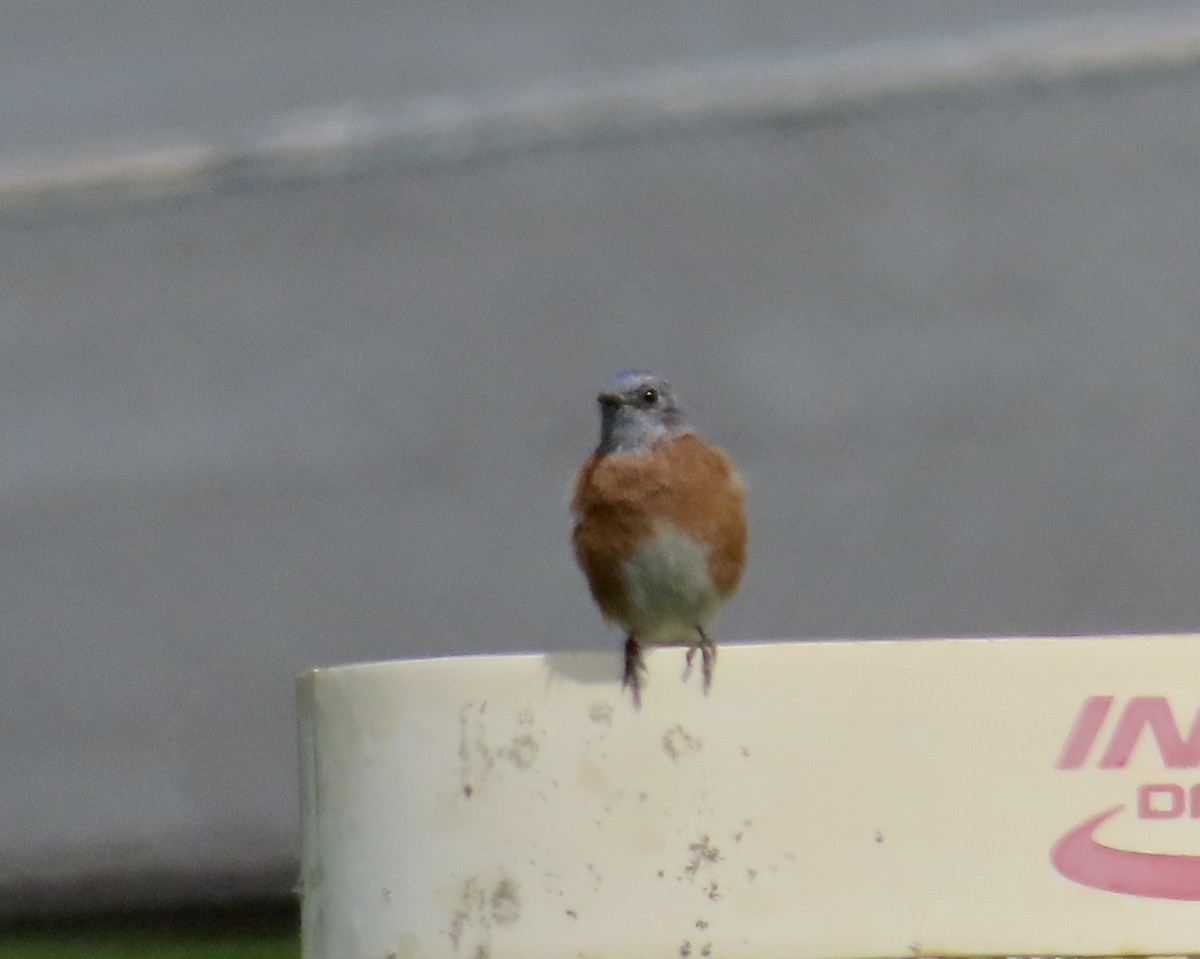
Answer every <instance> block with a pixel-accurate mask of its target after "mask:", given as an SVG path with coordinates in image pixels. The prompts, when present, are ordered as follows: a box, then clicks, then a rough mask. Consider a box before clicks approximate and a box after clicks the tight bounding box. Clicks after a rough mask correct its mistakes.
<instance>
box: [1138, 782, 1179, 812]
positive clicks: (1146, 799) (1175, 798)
mask: <svg viewBox="0 0 1200 959" xmlns="http://www.w3.org/2000/svg"><path fill="white" fill-rule="evenodd" d="M1155 796H1158V797H1160V798H1162V799H1165V800H1166V803H1165V805H1164V804H1162V803H1158V804H1156V803H1155V801H1154V797H1155ZM1183 807H1184V794H1183V787H1182V786H1179V785H1176V784H1175V783H1147V784H1146V785H1145V786H1138V791H1137V814H1138V818H1139V819H1178V818H1179V817H1180V816H1182V815H1183Z"/></svg>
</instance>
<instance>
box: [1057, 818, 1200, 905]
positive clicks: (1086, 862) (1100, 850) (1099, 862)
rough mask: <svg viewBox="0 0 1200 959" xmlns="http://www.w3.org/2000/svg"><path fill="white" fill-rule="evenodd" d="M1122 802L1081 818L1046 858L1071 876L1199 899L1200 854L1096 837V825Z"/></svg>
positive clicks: (1136, 892) (1137, 891)
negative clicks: (1140, 848) (1119, 844)
mask: <svg viewBox="0 0 1200 959" xmlns="http://www.w3.org/2000/svg"><path fill="white" fill-rule="evenodd" d="M1124 808H1125V807H1124V806H1123V805H1121V806H1113V807H1112V808H1111V809H1106V810H1104V812H1101V813H1097V814H1096V815H1095V816H1092V817H1091V818H1090V819H1085V820H1084V821H1083V822H1081V823H1080V824H1079V825H1078V826H1076V827H1075V828H1074V829H1072V830H1071V831H1070V832H1068V833H1067V834H1066V835H1064V836H1063V837H1062V838H1061V839H1059V840H1058V842H1056V843H1055V844H1054V848H1053V849H1051V850H1050V862H1051V864H1052V865H1053V866H1054V868H1055V869H1057V870H1058V871H1059V872H1060V873H1061V874H1062V875H1063V876H1065V877H1066V878H1067V879H1070V880H1071V881H1072V882H1077V883H1079V884H1080V885H1083V886H1091V887H1092V888H1093V889H1103V890H1105V891H1106V892H1120V893H1125V894H1126V895H1130V896H1147V897H1149V898H1152V899H1187V900H1191V901H1200V856H1183V855H1178V856H1175V855H1170V854H1168V853H1158V852H1133V851H1132V850H1128V849H1113V848H1112V847H1111V846H1105V845H1104V844H1102V843H1099V842H1097V841H1096V837H1095V832H1096V830H1097V829H1099V828H1100V826H1101V825H1102V824H1103V823H1105V822H1107V821H1108V820H1109V819H1111V818H1112V817H1113V816H1115V815H1116V814H1117V813H1119V812H1120V811H1121V810H1122V809H1124Z"/></svg>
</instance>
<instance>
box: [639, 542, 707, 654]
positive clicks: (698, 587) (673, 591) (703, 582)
mask: <svg viewBox="0 0 1200 959" xmlns="http://www.w3.org/2000/svg"><path fill="white" fill-rule="evenodd" d="M623 572H624V575H625V590H626V598H627V600H628V609H629V627H630V629H632V630H633V631H634V632H635V633H636V634H637V638H638V641H639V642H642V643H645V644H672V643H679V644H684V643H686V644H690V643H694V642H695V641H696V640H697V638H698V637H697V635H696V627H697V626H701V627H703V626H704V625H705V624H707V623H708V621H709V620H710V619H711V618H712V617H713V614H714V613H716V611H717V610H718V609H719V608H720V606H721V597H720V595H718V593H717V590H716V588H715V587H714V586H713V581H712V577H711V576H709V573H708V547H707V546H704V545H703V544H701V543H698V542H696V540H694V539H692V538H691V537H690V536H686V535H685V534H683V533H681V532H679V531H678V530H676V529H674V528H673V527H670V526H665V525H663V526H659V527H658V528H657V529H656V531H655V535H654V536H652V537H651V538H650V539H648V540H646V541H645V542H644V543H642V545H641V546H639V547H638V549H637V552H635V553H634V554H633V556H632V557H631V558H630V559H629V560H628V561H627V562H626V563H625V566H624V568H623Z"/></svg>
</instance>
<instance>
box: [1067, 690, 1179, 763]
mask: <svg viewBox="0 0 1200 959" xmlns="http://www.w3.org/2000/svg"><path fill="white" fill-rule="evenodd" d="M1089 702H1090V700H1089ZM1086 707H1087V704H1086V703H1085V704H1084V708H1085V709H1086ZM1081 715H1082V713H1081ZM1079 725H1080V724H1079V723H1078V722H1077V723H1076V726H1077V727H1078V726H1079ZM1144 726H1149V727H1150V731H1151V732H1152V733H1153V734H1154V739H1155V742H1156V743H1157V744H1158V751H1159V754H1160V755H1161V756H1162V761H1163V765H1164V766H1166V767H1167V768H1168V769H1184V768H1187V767H1190V766H1200V713H1197V715H1196V717H1195V719H1194V720H1193V721H1192V728H1191V730H1190V731H1189V733H1188V738H1187V739H1186V740H1185V739H1183V737H1182V736H1180V734H1179V727H1178V726H1176V725H1175V717H1174V716H1173V715H1172V714H1171V705H1170V703H1168V702H1167V700H1166V697H1164V696H1134V697H1133V698H1132V699H1130V700H1129V702H1128V703H1127V704H1126V705H1125V709H1124V710H1123V711H1122V712H1121V718H1120V719H1118V720H1117V725H1116V728H1115V729H1114V730H1113V734H1112V739H1110V740H1109V743H1108V748H1107V749H1106V750H1105V751H1104V755H1103V756H1101V757H1100V768H1101V769H1122V768H1124V766H1125V765H1126V764H1127V763H1128V762H1129V757H1130V755H1131V754H1132V753H1133V747H1134V746H1136V745H1137V741H1138V738H1139V737H1140V736H1141V734H1142V728H1143V727H1144ZM1068 745H1070V740H1068ZM1088 745H1089V746H1090V745H1091V744H1090V743H1088ZM1064 752H1065V750H1064ZM1065 768H1069V767H1065Z"/></svg>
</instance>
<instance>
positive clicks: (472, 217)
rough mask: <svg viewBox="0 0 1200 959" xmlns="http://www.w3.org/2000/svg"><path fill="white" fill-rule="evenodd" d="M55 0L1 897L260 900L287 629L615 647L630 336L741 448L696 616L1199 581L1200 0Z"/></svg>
mask: <svg viewBox="0 0 1200 959" xmlns="http://www.w3.org/2000/svg"><path fill="white" fill-rule="evenodd" d="M77 6H78V9H77V10H74V12H70V10H69V8H68V7H64V6H62V5H60V7H59V10H58V15H60V16H62V17H64V18H66V19H67V20H68V21H69V22H70V23H71V24H72V33H71V34H70V35H66V36H64V35H62V34H61V33H58V34H56V33H55V31H56V30H57V29H58V27H59V26H60V25H59V24H57V23H55V22H52V20H53V18H52V17H51V14H50V13H49V12H47V11H46V8H45V7H37V6H30V7H29V8H28V10H26V11H25V15H24V19H23V20H18V21H17V26H16V27H14V28H12V29H6V30H5V31H3V38H2V39H0V44H3V50H2V51H0V52H3V54H4V55H3V56H0V89H5V90H6V93H5V95H4V98H3V100H0V126H3V127H4V128H5V129H7V130H10V131H13V136H12V137H10V138H7V139H6V141H5V144H4V148H3V149H2V150H0V187H2V189H0V264H3V267H0V269H2V270H3V283H2V284H0V364H2V374H0V404H2V408H3V411H4V412H3V417H2V418H0V523H2V524H3V527H2V528H3V544H4V554H3V561H2V562H0V597H3V603H2V604H0V629H2V630H3V635H4V636H5V639H4V644H5V649H6V652H5V656H4V664H5V668H4V669H3V671H2V672H0V768H2V769H3V770H4V772H3V774H2V775H0V849H2V850H3V854H2V855H0V909H3V910H5V911H9V912H12V911H14V910H21V909H27V908H41V907H48V906H64V905H65V906H79V905H84V906H93V907H94V906H102V905H105V904H108V903H111V902H113V901H117V900H129V899H132V900H135V901H150V900H155V899H159V900H161V899H170V898H177V897H184V898H186V897H193V896H199V897H215V896H229V895H238V894H245V893H253V892H261V891H267V892H279V893H283V892H286V890H287V888H288V887H289V885H290V882H291V879H292V873H293V869H294V862H295V856H296V841H297V828H296V816H297V802H296V798H295V771H294V765H295V764H294V754H295V751H294V745H293V741H294V734H293V715H292V702H291V695H292V682H293V679H294V677H295V676H296V675H297V674H298V673H300V672H301V671H303V670H305V669H307V668H309V667H312V666H316V665H321V664H331V663H337V662H343V661H350V660H360V659H371V658H385V657H389V658H390V657H404V656H423V655H430V654H452V653H476V652H501V651H515V650H561V649H581V648H611V649H612V650H613V652H614V657H615V656H616V654H617V648H618V645H619V637H618V636H617V635H616V634H615V633H614V632H612V631H609V630H607V629H606V628H605V627H604V626H603V624H602V623H601V621H600V619H599V616H598V614H597V613H596V612H595V610H594V609H593V607H592V606H591V603H590V600H589V598H588V596H587V593H586V590H585V588H584V586H583V582H582V579H581V577H580V575H579V574H578V572H577V571H576V570H575V568H574V566H573V563H572V561H571V558H570V551H569V545H568V537H569V519H568V516H567V513H566V504H565V500H566V491H567V488H568V484H569V482H570V479H571V476H572V473H573V470H574V468H575V466H576V465H577V463H578V462H579V461H580V460H581V459H582V457H583V456H584V455H585V454H586V453H587V452H588V450H589V448H590V447H591V445H592V444H593V443H594V440H595V434H596V422H595V418H596V417H595V409H594V399H593V397H594V394H595V390H596V387H597V385H598V384H599V382H600V381H601V380H602V379H604V378H605V377H607V376H608V375H609V374H610V373H611V372H613V371H614V370H616V369H619V368H622V367H625V366H629V365H637V366H651V367H656V368H660V369H662V370H664V371H665V372H668V373H669V374H670V375H671V376H672V378H673V379H674V381H675V382H676V384H677V385H678V387H679V388H680V390H681V392H682V393H683V396H684V398H685V400H686V401H687V405H688V408H689V410H690V413H691V415H692V418H693V420H694V421H695V422H696V423H697V425H698V426H699V427H700V428H701V430H702V431H703V432H704V433H705V434H707V435H708V436H709V437H711V438H712V439H714V440H716V441H718V442H720V443H722V444H723V445H724V446H726V447H727V448H728V449H729V450H730V451H731V452H732V453H733V454H734V456H735V457H736V458H737V460H738V461H739V462H740V464H741V466H742V468H743V471H744V473H745V474H746V476H747V478H748V480H749V483H750V498H749V509H750V521H751V529H752V539H751V554H750V565H749V569H748V573H747V577H746V580H745V586H744V588H743V590H742V591H741V593H740V594H739V595H738V596H737V597H736V598H735V600H734V601H733V602H732V603H731V604H730V606H729V607H728V610H727V612H726V613H725V614H724V616H723V617H722V619H721V620H719V621H718V622H717V624H716V633H717V635H718V636H719V637H720V638H721V639H726V640H733V639H768V638H784V637H813V638H818V637H832V636H865V635H881V634H886V635H902V636H903V635H946V634H950V635H953V634H968V633H969V634H989V635H1004V634H1016V633H1055V634H1057V633H1063V634H1069V633H1080V632H1092V631H1103V632H1109V631H1159V630H1189V629H1192V628H1195V627H1196V626H1197V624H1200V596H1198V595H1197V590H1196V589H1195V583H1194V579H1195V574H1194V571H1195V570H1196V568H1197V566H1198V565H1200V498H1198V497H1197V495H1196V482H1195V477H1196V476H1197V472H1198V467H1200V444H1198V443H1197V440H1196V437H1195V426H1194V424H1195V423H1196V422H1197V420H1198V419H1200V389H1198V387H1197V378H1196V372H1195V371H1196V369H1197V365H1198V363H1200V279H1198V277H1200V272H1198V266H1200V262H1198V260H1200V188H1198V187H1197V184H1198V183H1200V136H1198V135H1200V4H1197V3H1145V2H1142V3H1136V4H1135V3H1132V2H1127V3H1118V2H1112V3H1083V2H1059V3H1041V2H1038V3H1034V2H1012V3H994V2H989V3H982V2H979V3H975V2H970V3H968V2H956V3H928V2H922V3H907V2H905V3H899V2H897V3H890V4H874V3H871V4H868V3H856V4H843V3H832V2H827V3H816V2H813V3H788V4H784V3H777V4H771V3H751V4H744V5H725V4H717V3H703V4H699V5H697V4H694V3H689V4H675V3H671V2H662V3H654V4H650V5H649V6H647V5H646V4H645V3H641V4H637V5H627V4H624V3H621V2H617V0H613V2H608V3H603V4H591V5H582V4H581V5H579V7H578V9H572V8H571V7H570V6H564V5H541V4H533V3H518V4H513V5H511V7H510V8H509V9H508V10H507V11H506V13H505V14H504V17H503V19H497V15H496V14H492V15H488V16H490V17H491V19H487V20H485V19H484V16H485V15H483V14H480V13H477V12H476V11H474V10H472V9H471V7H470V5H456V4H429V5H427V7H424V8H422V7H421V6H420V5H416V4H414V5H407V6H406V7H405V9H404V11H403V13H401V12H399V11H398V10H396V9H393V8H391V7H387V6H385V5H378V4H371V3H366V2H363V3H359V4H357V5H355V6H356V8H357V9H355V10H347V9H346V8H345V5H341V4H339V5H329V4H325V5H321V4H316V5H311V6H310V7H309V8H306V10H305V12H304V13H303V14H302V15H300V16H298V17H297V18H295V19H294V20H292V21H289V23H288V24H287V25H286V28H285V29H283V32H282V33H277V31H276V24H273V23H270V22H267V21H265V20H263V21H254V20H246V22H242V20H241V19H239V18H248V17H250V16H252V15H251V14H248V13H244V12H242V13H239V14H237V16H234V17H232V18H230V17H229V16H225V17H223V18H221V20H220V21H219V22H218V21H217V20H215V19H214V20H212V22H207V21H206V19H205V16H204V14H203V9H204V8H205V6H206V5H201V4H195V3H184V2H176V3H174V4H167V5H155V6H154V7H153V9H150V8H147V9H145V10H143V9H140V6H141V5H137V4H129V7H130V11H129V16H128V18H127V19H126V18H118V17H117V14H116V12H115V11H117V10H118V9H119V8H120V6H121V5H118V6H117V7H112V6H109V7H106V8H105V13H104V14H103V15H101V14H98V13H96V12H95V10H94V9H93V5H86V4H83V5H77ZM135 7H137V9H134V8H135ZM409 7H411V9H410V8H409ZM193 8H194V9H193ZM68 14H69V16H68ZM179 24H184V25H186V29H185V28H180V29H178V30H177V29H176V27H177V26H178V25H179ZM75 33H77V34H78V36H77V38H75V39H73V40H72V39H71V37H72V36H74V34H75ZM50 36H55V37H56V39H55V40H54V42H53V43H51V42H50V41H49V40H47V37H50ZM55 44H59V46H57V47H56V46H55ZM714 77H716V78H717V80H718V81H719V82H713V78H714ZM931 77H932V79H931ZM662 84H665V85H666V87H667V88H669V89H668V91H667V92H668V94H669V95H663V96H660V95H659V94H660V93H661V92H662V89H663V87H662V86H660V85H662ZM839 84H840V86H839ZM689 90H694V91H698V92H697V93H696V95H695V97H693V99H692V100H691V101H689V100H688V99H687V93H688V91H689ZM614 91H623V92H621V95H620V96H616V97H615V98H614V96H613V92H614ZM734 94H737V95H734ZM742 94H745V96H744V97H742ZM435 95H445V97H448V98H449V99H442V100H431V99H429V98H430V97H432V96H435ZM739 97H742V98H741V99H739ZM681 104H682V105H681ZM439 111H440V112H439ZM298 117H299V118H300V119H299V120H298V119H297V118H298ZM347 117H351V118H357V119H354V120H353V122H351V121H347V120H346V119H345V118H347ZM539 117H541V118H543V119H545V118H549V121H556V118H557V120H558V121H562V122H561V124H560V125H557V126H556V123H555V122H548V123H543V124H542V125H541V126H539V124H538V122H537V121H538V118H539ZM339 118H340V119H339ZM363 118H367V120H363ZM414 118H415V119H414ZM343 121H345V122H343ZM339 123H343V126H341V127H339V126H338V124H339ZM331 130H333V131H334V132H333V133H331V132H330V131H331ZM280 131H287V138H285V141H280V140H279V139H278V135H279V132H280ZM447 131H449V132H447ZM510 133H511V135H509V134H510ZM273 138H274V139H273ZM306 138H307V139H306ZM281 143H282V144H283V145H281ZM164 149H166V150H167V151H168V152H167V154H166V155H167V156H168V157H175V158H176V160H178V158H179V157H183V160H182V161H179V162H176V161H175V160H172V161H171V162H169V163H167V168H166V171H165V172H164V167H163V166H162V164H161V163H160V160H161V158H162V157H163V156H164V154H163V152H162V151H163V150H164ZM171 151H174V152H171ZM196 156H200V157H201V158H202V162H195V161H194V158H195V157H196ZM114 158H115V159H114ZM172 164H174V165H172ZM121 171H125V173H124V174H121ZM114 175H119V178H121V177H123V179H122V182H120V183H116V184H114V183H113V182H110V179H111V177H112V176H114ZM718 681H719V677H718Z"/></svg>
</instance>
